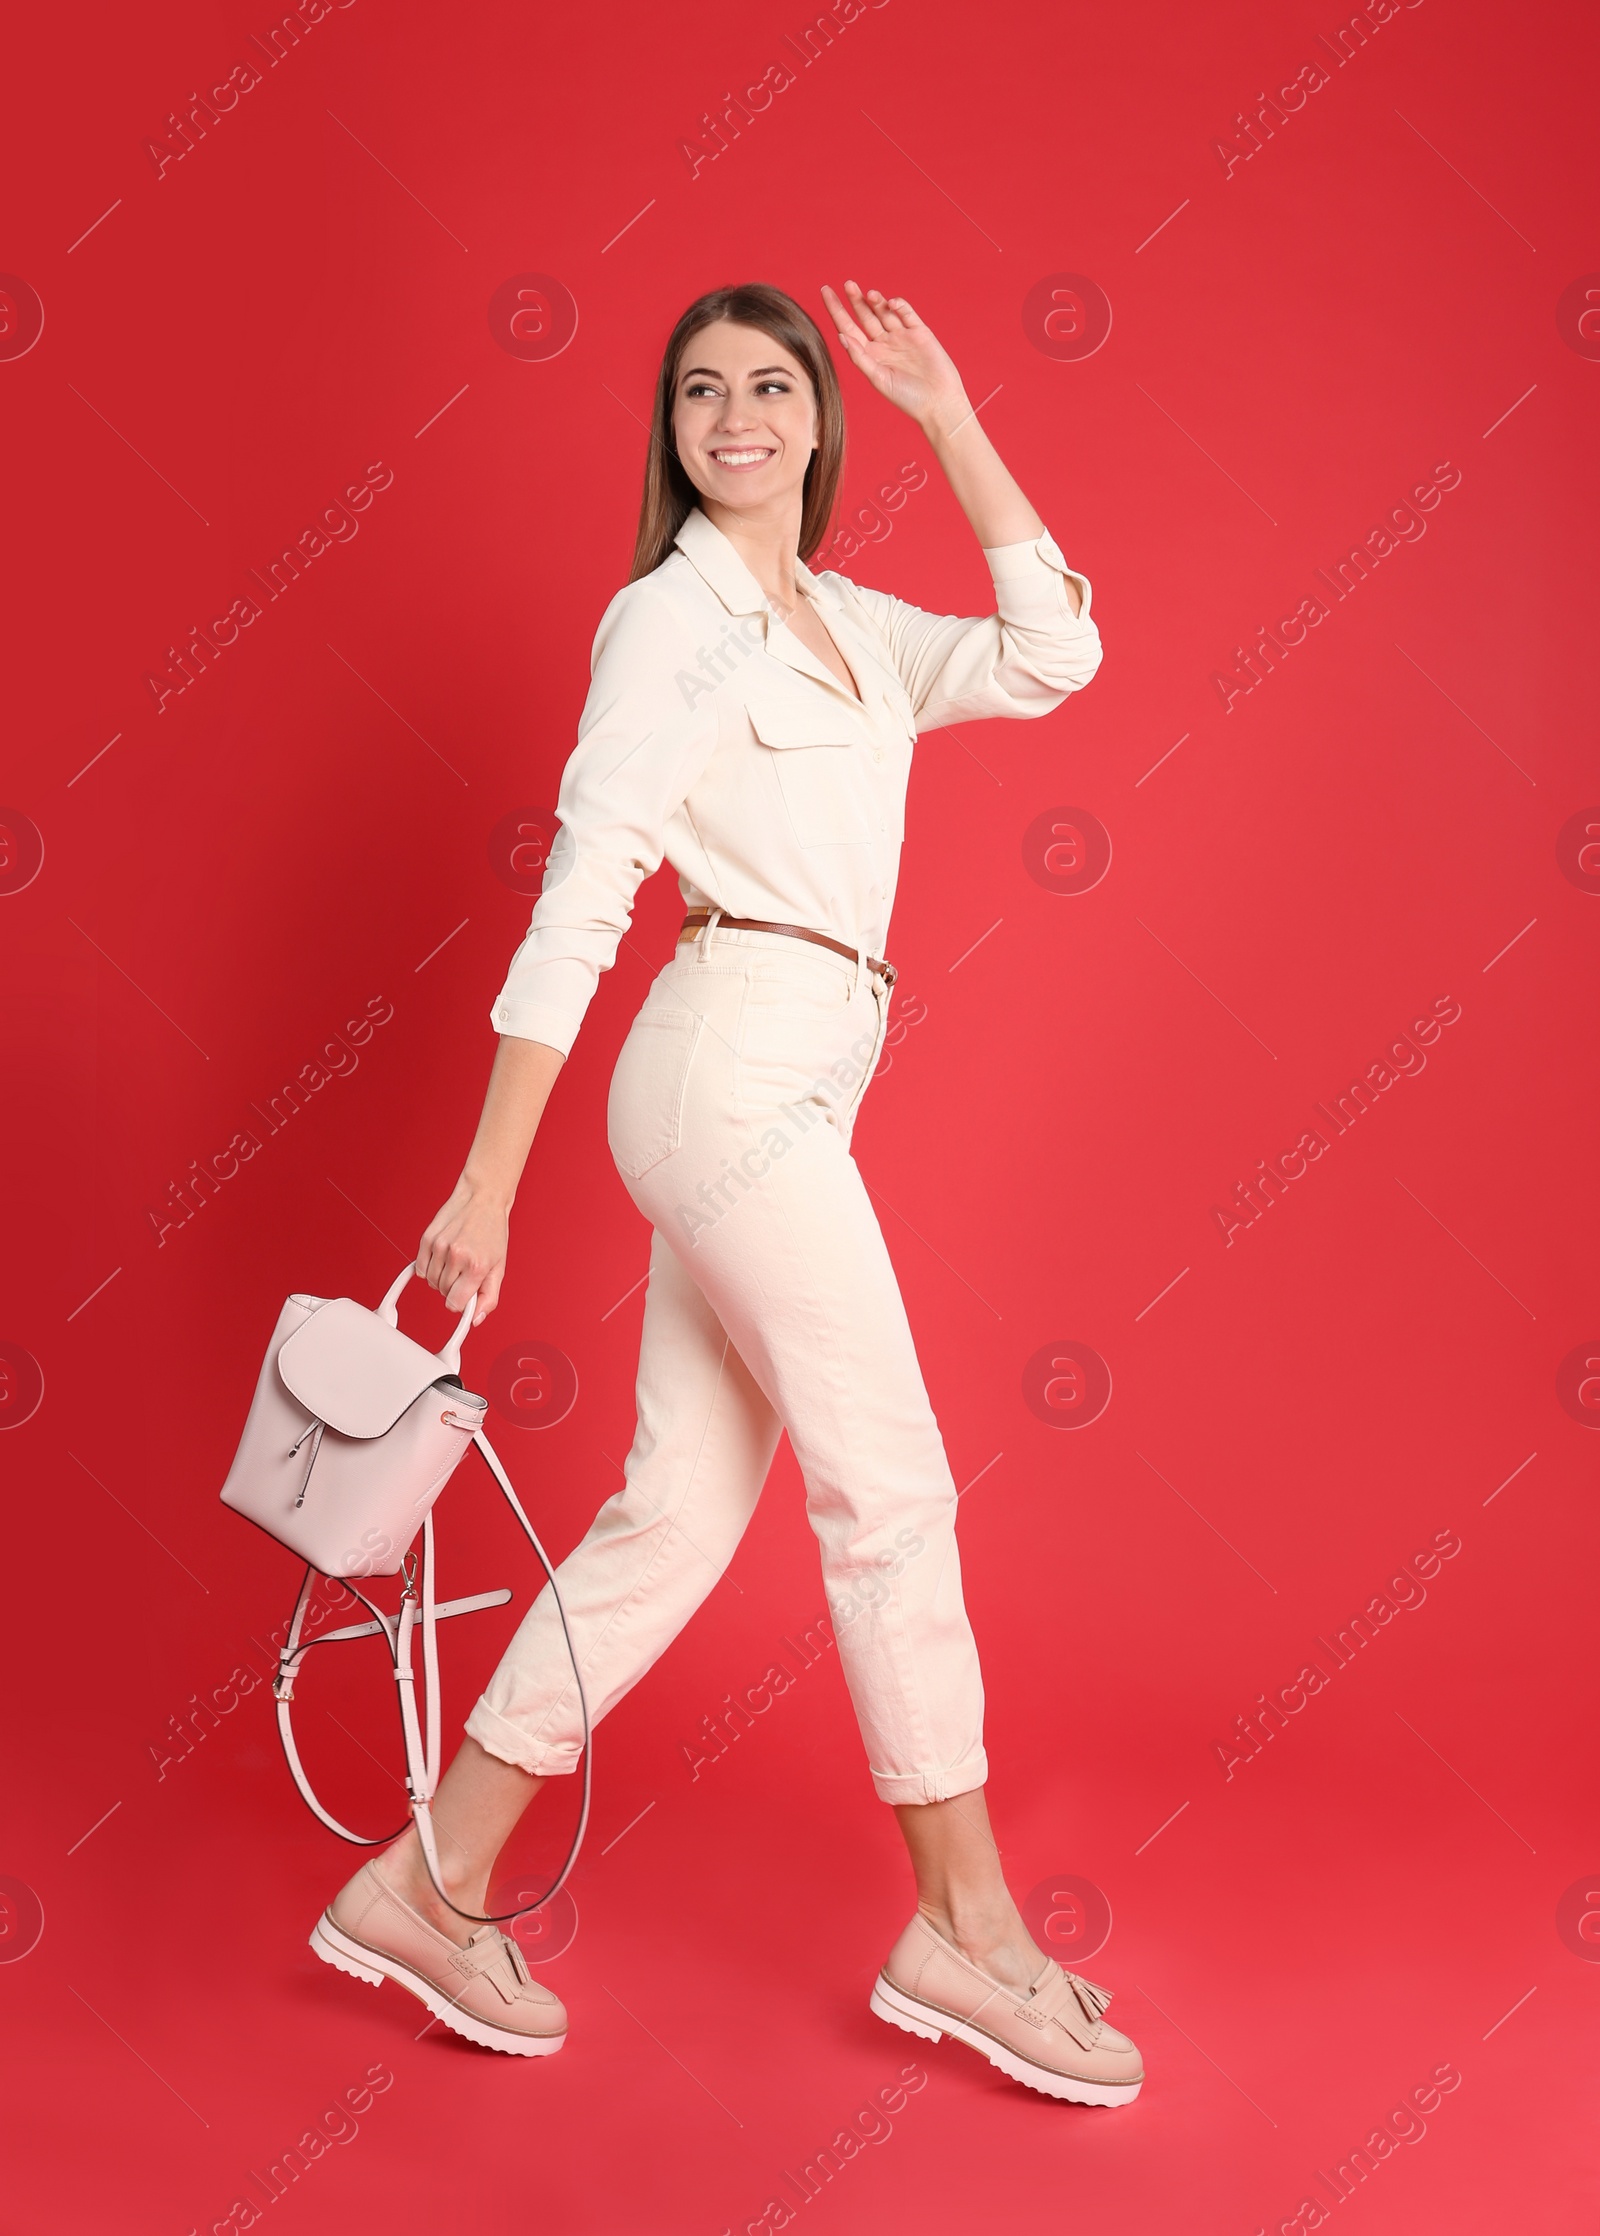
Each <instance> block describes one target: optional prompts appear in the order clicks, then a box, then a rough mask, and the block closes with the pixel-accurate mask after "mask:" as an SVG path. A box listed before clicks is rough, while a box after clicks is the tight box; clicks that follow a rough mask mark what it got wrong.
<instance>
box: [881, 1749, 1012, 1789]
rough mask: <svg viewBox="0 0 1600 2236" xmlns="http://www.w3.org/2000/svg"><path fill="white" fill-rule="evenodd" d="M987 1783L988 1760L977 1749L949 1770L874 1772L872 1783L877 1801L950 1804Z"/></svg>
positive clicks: (982, 1752) (981, 1751)
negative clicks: (943, 1802) (942, 1802)
mask: <svg viewBox="0 0 1600 2236" xmlns="http://www.w3.org/2000/svg"><path fill="white" fill-rule="evenodd" d="M988 1780H989V1758H988V1756H987V1755H986V1754H985V1753H984V1751H983V1749H982V1748H981V1747H980V1748H979V1749H978V1750H977V1752H976V1753H975V1754H971V1755H968V1756H967V1757H966V1759H965V1760H964V1761H962V1762H958V1763H954V1764H952V1766H951V1767H950V1768H949V1769H948V1770H912V1771H906V1772H903V1773H896V1772H890V1771H883V1770H875V1771H874V1772H873V1773H872V1783H873V1785H874V1786H875V1787H876V1789H877V1794H878V1799H879V1800H880V1801H889V1802H900V1801H914V1802H927V1801H953V1800H954V1799H955V1797H956V1795H957V1794H962V1793H972V1792H973V1791H975V1789H976V1788H977V1787H979V1786H982V1785H987V1783H988Z"/></svg>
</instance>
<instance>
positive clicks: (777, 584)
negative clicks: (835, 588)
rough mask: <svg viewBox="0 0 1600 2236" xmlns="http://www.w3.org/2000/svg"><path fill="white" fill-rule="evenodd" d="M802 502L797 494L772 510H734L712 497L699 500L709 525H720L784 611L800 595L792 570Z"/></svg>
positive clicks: (762, 586) (798, 543)
mask: <svg viewBox="0 0 1600 2236" xmlns="http://www.w3.org/2000/svg"><path fill="white" fill-rule="evenodd" d="M802 505H803V500H802V499H801V497H800V496H799V495H798V494H797V495H796V496H795V497H794V499H793V500H792V501H786V502H785V503H784V504H783V506H782V509H781V510H777V509H774V510H773V511H772V512H766V511H761V512H736V511H734V510H733V508H732V507H731V506H728V505H723V504H719V503H718V502H717V500H716V499H715V498H714V497H702V498H701V500H700V509H701V511H702V512H703V513H704V514H705V516H706V518H707V519H708V520H709V521H710V523H711V525H712V527H713V528H720V529H721V531H722V533H723V534H724V535H725V536H726V537H727V539H728V541H729V543H731V544H732V545H733V547H734V549H735V550H736V551H737V552H738V554H739V557H740V558H741V559H742V560H743V561H744V563H745V565H746V566H747V567H748V568H749V569H750V572H751V573H752V574H753V575H754V576H755V578H756V581H757V582H758V583H759V584H760V585H761V588H762V589H763V590H764V591H765V592H766V594H767V596H768V597H769V598H770V599H771V600H772V602H773V604H774V605H776V606H780V607H781V608H782V609H783V610H784V612H788V610H789V608H790V607H791V606H793V605H794V604H795V603H796V602H797V600H798V599H799V596H800V586H799V584H798V583H797V581H796V580H795V571H794V570H795V562H796V560H797V559H798V558H799V555H800V520H801V513H802Z"/></svg>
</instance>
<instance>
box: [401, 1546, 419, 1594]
mask: <svg viewBox="0 0 1600 2236" xmlns="http://www.w3.org/2000/svg"><path fill="white" fill-rule="evenodd" d="M403 1566H404V1569H405V1579H406V1588H405V1590H404V1591H403V1592H402V1593H401V1594H400V1597H401V1598H402V1599H415V1598H416V1596H417V1556H416V1554H415V1552H414V1551H413V1552H410V1553H407V1555H406V1557H405V1561H404V1564H403Z"/></svg>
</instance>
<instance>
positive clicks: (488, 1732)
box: [465, 1700, 581, 1778]
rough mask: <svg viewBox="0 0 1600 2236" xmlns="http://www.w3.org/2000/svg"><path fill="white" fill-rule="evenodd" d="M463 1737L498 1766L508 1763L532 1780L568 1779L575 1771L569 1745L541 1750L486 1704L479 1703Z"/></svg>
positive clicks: (574, 1755) (575, 1752) (575, 1758)
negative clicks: (475, 1744)
mask: <svg viewBox="0 0 1600 2236" xmlns="http://www.w3.org/2000/svg"><path fill="white" fill-rule="evenodd" d="M465 1728H466V1734H467V1737H468V1738H469V1739H475V1740H476V1741H477V1742H478V1745H479V1746H480V1747H481V1748H482V1749H483V1751H484V1753H485V1754H489V1755H496V1756H498V1757H499V1759H500V1761H501V1762H509V1763H511V1764H512V1765H513V1766H514V1767H515V1768H516V1769H518V1770H526V1771H527V1772H529V1774H530V1775H531V1776H533V1777H535V1778H564V1777H569V1776H570V1775H571V1773H572V1772H573V1771H574V1770H576V1769H577V1767H578V1763H579V1760H580V1759H581V1758H580V1754H579V1751H578V1750H577V1749H575V1748H574V1747H572V1746H571V1745H570V1744H568V1743H562V1744H558V1745H556V1746H553V1747H543V1746H541V1745H540V1744H539V1742H538V1741H537V1740H536V1739H530V1738H529V1737H528V1735H527V1733H526V1732H525V1731H519V1730H518V1729H517V1726H516V1725H515V1724H513V1723H508V1722H507V1721H506V1719H505V1717H504V1716H502V1715H501V1714H500V1713H499V1711H498V1710H497V1709H494V1708H491V1707H490V1706H489V1703H488V1701H487V1700H480V1701H479V1702H478V1704H477V1706H476V1707H475V1708H474V1709H473V1711H472V1714H471V1715H470V1716H469V1717H468V1718H467V1721H466V1727H465Z"/></svg>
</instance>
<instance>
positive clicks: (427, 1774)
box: [272, 1429, 592, 1925]
mask: <svg viewBox="0 0 1600 2236" xmlns="http://www.w3.org/2000/svg"><path fill="white" fill-rule="evenodd" d="M472 1441H473V1443H474V1444H475V1445H476V1446H477V1447H478V1449H479V1451H480V1452H481V1453H482V1454H483V1457H484V1461H485V1463H486V1464H487V1466H488V1469H489V1472H490V1474H491V1475H492V1476H493V1477H494V1479H495V1481H496V1482H497V1483H498V1484H499V1486H500V1489H501V1491H502V1493H503V1494H504V1496H505V1500H506V1503H507V1505H508V1506H509V1507H510V1508H511V1511H512V1513H513V1514H514V1515H515V1516H516V1518H517V1521H518V1522H519V1523H520V1524H521V1527H522V1530H523V1533H524V1535H525V1536H526V1537H527V1540H528V1543H529V1544H530V1545H531V1546H532V1547H533V1549H534V1552H535V1553H536V1554H537V1555H538V1559H539V1565H540V1567H541V1568H542V1569H543V1570H544V1572H545V1575H546V1576H547V1577H548V1579H549V1582H550V1590H551V1592H552V1594H553V1595H554V1598H555V1603H556V1612H557V1614H558V1615H559V1616H560V1618H561V1634H562V1636H563V1637H564V1638H565V1640H566V1642H567V1653H568V1656H569V1658H570V1660H571V1662H572V1678H573V1683H574V1684H575V1686H576V1687H577V1692H578V1708H579V1712H580V1714H581V1716H582V1719H583V1791H582V1797H581V1800H580V1803H579V1808H578V1823H577V1827H576V1829H575V1831H574V1832H573V1835H572V1842H571V1845H570V1846H569V1848H568V1850H567V1855H566V1861H565V1862H564V1863H563V1864H562V1866H561V1869H560V1870H559V1871H558V1872H557V1873H556V1875H555V1877H554V1878H553V1879H552V1880H551V1882H550V1884H549V1886H548V1887H546V1888H545V1890H544V1892H543V1894H541V1895H539V1896H537V1897H536V1898H535V1899H534V1900H533V1901H532V1902H524V1903H521V1904H519V1905H518V1907H517V1908H516V1909H515V1910H501V1911H482V1912H480V1911H477V1910H463V1909H461V1908H460V1907H459V1905H458V1904H456V1903H454V1902H452V1901H451V1900H450V1897H449V1896H448V1895H447V1894H446V1893H445V1891H444V1887H443V1885H442V1883H441V1880H440V1872H439V1853H438V1847H437V1844H436V1842H435V1840H434V1833H433V1816H432V1802H433V1796H434V1794H435V1792H436V1791H437V1789H438V1783H439V1755H440V1707H439V1646H438V1636H437V1626H438V1624H439V1623H440V1622H442V1621H444V1620H446V1619H447V1618H448V1617H450V1616H452V1615H466V1614H470V1613H472V1612H473V1611H474V1610H476V1609H478V1608H480V1607H501V1606H504V1604H505V1602H506V1601H507V1600H508V1599H509V1598H510V1597H511V1594H510V1593H509V1592H508V1591H497V1592H477V1593H474V1594H473V1595H472V1597H470V1598H468V1599H452V1600H447V1601H446V1602H445V1603H444V1605H443V1606H440V1605H437V1604H436V1602H435V1600H434V1576H433V1516H432V1514H431V1513H430V1514H429V1515H428V1516H427V1518H426V1519H425V1521H424V1522H423V1525H422V1556H421V1564H420V1574H418V1573H415V1572H414V1571H413V1568H412V1565H411V1559H410V1556H408V1558H407V1563H406V1571H405V1577H406V1583H405V1593H404V1596H403V1597H402V1599H401V1602H400V1609H399V1613H398V1614H395V1615H386V1614H385V1613H384V1612H383V1610H382V1609H381V1608H378V1607H375V1606H374V1605H373V1604H372V1602H371V1600H369V1599H368V1598H367V1596H366V1594H365V1593H364V1592H361V1591H358V1590H357V1589H356V1587H355V1585H354V1584H352V1583H351V1582H350V1580H349V1578H348V1577H341V1578H339V1579H338V1581H339V1582H341V1583H342V1584H344V1586H345V1588H346V1590H348V1591H351V1592H353V1593H354V1594H355V1597H356V1598H357V1599H359V1600H360V1602H361V1604H362V1606H363V1607H365V1608H366V1609H367V1611H368V1613H369V1614H370V1615H371V1616H372V1618H373V1619H372V1621H371V1622H369V1623H351V1624H347V1625H346V1626H345V1628H344V1629H342V1630H330V1631H324V1632H323V1633H322V1635H321V1636H320V1637H319V1638H306V1637H305V1636H304V1635H303V1632H304V1626H305V1618H306V1612H307V1609H308V1608H309V1606H310V1603H311V1594H312V1589H313V1585H314V1582H315V1578H316V1575H317V1571H316V1570H315V1569H313V1568H310V1567H309V1566H308V1567H307V1569H306V1573H305V1579H304V1581H303V1582H302V1584H301V1586H300V1596H299V1598H298V1599H297V1600H296V1601H295V1607H294V1615H293V1618H292V1620H291V1622H290V1625H289V1635H288V1637H287V1638H286V1639H285V1641H284V1645H283V1650H282V1652H281V1654H280V1655H279V1658H278V1674H277V1676H276V1678H275V1679H274V1681H273V1687H272V1689H273V1693H274V1696H275V1698H276V1700H277V1704H278V1736H279V1738H280V1739H281V1740H282V1742H283V1752H284V1757H285V1759H286V1761H287V1762H288V1765H289V1771H290V1775H291V1776H292V1777H293V1779H294V1782H295V1784H296V1786H297V1787H298V1788H299V1791H300V1797H301V1799H302V1800H303V1801H304V1802H305V1803H306V1805H307V1807H308V1808H309V1809H310V1810H311V1812H312V1814H313V1815H314V1816H315V1817H317V1818H318V1819H319V1821H320V1822H321V1823H323V1824H325V1825H326V1826H327V1828H328V1830H329V1831H330V1832H336V1833H337V1834H338V1836H339V1838H340V1839H341V1840H348V1841H350V1842H351V1843H352V1845H354V1846H356V1847H362V1848H380V1847H384V1846H386V1845H387V1844H388V1843H389V1842H390V1841H391V1840H395V1839H397V1838H398V1837H399V1835H400V1833H401V1832H403V1831H404V1830H405V1827H404V1825H399V1826H397V1827H396V1828H395V1830H394V1831H393V1832H383V1833H377V1834H373V1835H368V1834H366V1833H361V1832H351V1831H350V1830H349V1828H348V1827H347V1826H345V1825H342V1824H340V1822H339V1820H338V1818H337V1817H334V1816H331V1815H330V1814H329V1812H328V1811H327V1810H326V1809H325V1808H324V1807H323V1806H322V1803H321V1802H320V1801H319V1800H318V1799H317V1796H316V1794H315V1793H314V1792H313V1791H312V1788H311V1783H310V1780H309V1779H308V1778H307V1777H306V1774H305V1769H304V1766H303V1765H302V1763H301V1761H300V1755H299V1750H298V1749H297V1748H296V1746H295V1742H294V1726H293V1723H292V1720H291V1704H292V1702H293V1700H294V1680H295V1677H296V1674H297V1673H298V1671H299V1667H300V1664H301V1662H302V1661H303V1660H304V1659H305V1656H306V1655H307V1654H308V1653H309V1652H310V1650H311V1648H312V1647H313V1646H331V1645H332V1644H333V1643H334V1642H335V1641H336V1640H338V1639H345V1638H371V1637H375V1636H380V1635H381V1636H382V1638H383V1639H384V1641H385V1642H386V1644H387V1645H388V1648H389V1656H390V1660H391V1661H392V1663H393V1665H394V1676H395V1686H396V1689H397V1691H398V1693H399V1696H400V1729H401V1734H402V1737H403V1739H404V1742H405V1753H406V1791H407V1793H408V1795H409V1797H410V1811H411V1818H412V1821H413V1822H414V1824H415V1825H416V1828H417V1838H418V1840H419V1841H420V1842H421V1845H422V1855H423V1861H424V1863H425V1864H426V1865H427V1870H428V1876H429V1878H430V1879H431V1880H432V1881H433V1885H434V1891H435V1893H436V1894H437V1895H438V1897H439V1899H440V1901H441V1902H443V1903H444V1904H445V1905H446V1907H447V1908H448V1909H451V1910H454V1911H455V1913H456V1916H457V1917H459V1918H470V1919H472V1921H473V1922H474V1923H475V1924H478V1925H486V1924H494V1925H503V1924H505V1923H506V1922H507V1921H508V1920H509V1919H512V1918H521V1917H526V1916H527V1914H528V1913H529V1911H531V1910H540V1909H543V1907H544V1905H545V1904H546V1903H547V1902H550V1901H552V1900H553V1899H554V1897H555V1896H556V1895H557V1894H558V1893H559V1892H560V1891H561V1889H562V1887H563V1886H565V1884H566V1882H567V1880H568V1879H569V1878H570V1876H571V1874H572V1869H573V1866H574V1864H576V1862H577V1860H578V1852H579V1850H580V1849H581V1848H582V1846H583V1838H584V1834H585V1832H586V1831H587V1830H588V1825H589V1795H590V1783H591V1770H592V1762H591V1750H590V1730H589V1703H588V1699H587V1697H586V1696H585V1693H584V1689H583V1672H582V1670H581V1669H580V1668H579V1666H578V1656H577V1650H576V1648H575V1647H574V1646H573V1643H572V1631H571V1627H570V1625H569V1624H568V1622H567V1611H566V1608H565V1607H564V1606H563V1605H562V1601H561V1591H560V1587H559V1586H558V1585H557V1583H556V1577H555V1570H554V1569H553V1568H552V1567H551V1565H550V1559H549V1556H548V1554H547V1553H546V1552H545V1549H544V1547H543V1546H542V1545H541V1544H540V1542H539V1538H538V1534H537V1532H536V1531H535V1529H534V1526H533V1524H532V1523H531V1522H530V1521H529V1519H528V1517H527V1515H526V1514H525V1513H524V1512H523V1508H522V1501H521V1500H520V1499H519V1498H518V1497H517V1494H516V1492H515V1490H514V1489H513V1488H512V1484H511V1478H510V1477H509V1476H508V1475H507V1473H506V1471H505V1469H504V1468H503V1467H502V1466H501V1464H500V1458H499V1454H498V1453H497V1452H496V1451H495V1449H494V1446H493V1445H492V1444H491V1443H490V1442H489V1439H488V1438H487V1437H486V1436H485V1435H484V1433H483V1431H482V1429H477V1430H475V1431H474V1433H473V1438H472ZM419 1625H420V1628H421V1631H422V1671H423V1686H424V1690H425V1692H426V1695H427V1700H426V1706H425V1710H424V1714H425V1717H426V1733H427V1736H426V1741H424V1737H423V1725H422V1723H421V1722H420V1721H419V1719H418V1716H417V1703H416V1674H415V1671H414V1670H413V1669H412V1666H411V1650H412V1637H413V1633H414V1631H415V1630H416V1629H417V1628H418V1627H419Z"/></svg>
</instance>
